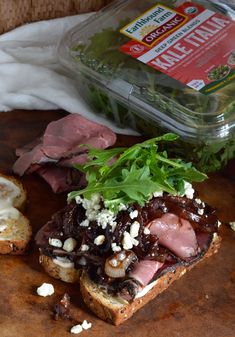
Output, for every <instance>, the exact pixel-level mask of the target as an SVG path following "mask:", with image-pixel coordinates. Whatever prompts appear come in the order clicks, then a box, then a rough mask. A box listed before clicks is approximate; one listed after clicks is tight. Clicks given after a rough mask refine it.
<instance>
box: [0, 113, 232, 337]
mask: <svg viewBox="0 0 235 337" xmlns="http://www.w3.org/2000/svg"><path fill="white" fill-rule="evenodd" d="M62 116H63V113H62V112H59V111H54V112H53V111H52V112H39V111H38V112H26V111H17V112H8V113H1V114H0V171H1V172H4V173H11V167H12V164H13V162H14V160H15V155H14V150H15V148H16V147H18V146H21V145H23V144H25V143H27V142H28V141H30V140H33V139H34V138H35V137H36V136H38V135H40V133H41V131H42V130H43V129H44V127H45V126H46V124H47V123H48V122H49V121H51V120H55V119H58V118H60V117H62ZM120 141H121V142H122V143H131V142H133V141H134V140H133V139H132V138H123V137H122V138H121V139H120ZM22 181H23V183H24V184H25V186H26V189H27V191H28V204H27V208H26V211H25V213H26V215H27V216H28V217H29V219H30V221H31V224H32V226H33V231H34V233H35V232H36V231H37V229H38V228H40V227H41V226H42V225H43V224H44V223H45V222H46V221H47V220H48V219H49V217H50V216H51V214H52V213H53V212H54V211H56V210H58V209H59V208H60V207H62V206H63V205H64V204H65V200H66V198H65V195H60V196H58V195H54V194H53V193H52V192H51V191H50V188H49V187H48V186H47V184H46V183H45V182H44V181H43V180H42V179H40V178H39V177H37V176H36V175H31V176H28V177H24V178H23V179H22ZM197 189H198V191H199V194H200V197H201V198H203V199H204V200H205V201H207V202H209V203H211V204H212V205H213V206H215V207H216V208H217V209H218V214H219V217H220V219H221V220H222V221H223V222H225V223H224V224H223V225H222V229H221V235H222V237H223V242H222V247H221V249H220V251H219V253H218V254H217V255H215V256H214V257H212V258H210V259H208V260H207V261H204V262H202V263H201V265H200V264H199V265H198V266H197V267H195V268H194V269H193V270H192V271H190V272H189V273H188V274H186V275H185V276H183V277H182V278H181V279H180V280H178V281H177V282H175V283H174V284H173V285H172V286H171V287H170V288H169V289H168V290H167V291H166V292H165V293H163V294H161V295H160V296H159V297H158V298H156V299H154V300H153V301H152V302H150V303H149V304H148V305H146V306H145V307H144V308H143V309H141V310H140V311H139V312H137V313H136V314H135V316H134V317H132V318H131V319H129V320H128V321H127V322H125V323H124V324H123V325H121V326H119V327H114V326H112V325H110V324H108V323H105V322H103V321H101V320H99V319H97V318H96V317H94V315H93V314H92V313H90V312H89V311H88V310H87V309H86V308H85V306H84V304H83V303H82V300H81V298H80V295H79V289H78V287H77V286H76V285H67V284H64V283H63V282H60V281H57V280H54V279H52V278H50V277H49V276H47V275H46V274H45V273H44V272H43V270H42V269H41V267H40V265H39V263H38V252H37V249H36V247H35V246H34V243H33V242H32V244H31V249H30V251H29V254H28V255H26V256H24V257H16V256H15V257H13V256H0V266H1V271H0V336H1V337H16V336H17V337H50V336H58V337H66V336H71V334H70V332H69V330H70V328H71V326H72V325H73V324H75V323H77V322H79V321H82V320H83V319H87V320H88V321H90V322H92V329H90V330H88V331H83V332H82V334H81V335H82V336H88V335H89V337H93V336H96V337H101V336H102V337H110V336H113V337H116V336H122V337H132V336H135V337H147V336H148V337H160V336H161V337H234V336H235V232H233V231H232V230H231V229H230V228H229V227H228V225H227V224H226V223H227V222H229V221H235V163H234V162H231V163H230V165H228V166H227V167H226V168H225V169H224V170H223V171H222V172H220V173H217V174H213V175H211V176H210V179H209V180H207V181H206V182H205V183H203V184H200V185H198V186H197ZM43 282H49V283H52V284H53V285H54V287H55V294H54V295H52V296H50V297H47V298H42V297H39V296H37V295H36V288H37V287H38V286H40V285H41V284H42V283H43ZM65 292H68V293H69V294H70V295H71V298H72V316H73V319H72V320H70V321H68V320H67V321H66V320H65V321H64V320H59V321H55V320H54V319H53V307H54V305H55V303H57V302H58V301H59V300H60V298H61V297H62V295H63V294H64V293H65Z"/></svg>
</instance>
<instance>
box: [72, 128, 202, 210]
mask: <svg viewBox="0 0 235 337" xmlns="http://www.w3.org/2000/svg"><path fill="white" fill-rule="evenodd" d="M177 138H178V136H176V135H175V134H172V133H167V134H165V135H163V136H161V137H155V138H152V139H149V140H146V141H144V142H142V143H138V144H135V145H133V146H131V147H129V148H125V147H124V148H114V149H107V150H99V149H95V148H90V149H89V150H88V151H89V152H88V158H89V161H88V162H87V164H85V165H83V166H81V165H76V166H75V167H76V168H77V169H79V170H81V171H82V172H84V173H85V174H86V179H87V187H86V188H84V189H82V190H80V191H73V192H71V193H69V195H68V199H69V200H72V199H74V198H76V196H79V195H83V196H84V197H85V198H87V199H90V198H91V196H92V194H93V193H97V192H98V193H100V194H101V195H102V198H103V201H104V203H105V206H106V207H107V208H109V209H111V210H112V211H114V212H117V211H118V206H119V205H120V204H121V203H123V204H133V203H134V202H137V203H138V204H139V205H141V206H143V205H144V204H145V203H146V202H147V201H148V200H149V199H150V198H151V197H152V196H153V193H154V192H156V191H164V192H168V193H171V194H183V193H184V181H185V180H186V181H188V182H192V181H197V182H199V181H203V180H204V179H205V178H206V177H207V176H206V175H205V174H203V173H201V172H199V171H198V170H196V169H195V168H194V167H193V166H192V164H191V163H185V162H184V161H182V160H179V159H170V158H168V155H167V153H166V151H162V152H161V151H159V146H158V145H159V143H161V142H171V141H175V140H176V139H177Z"/></svg>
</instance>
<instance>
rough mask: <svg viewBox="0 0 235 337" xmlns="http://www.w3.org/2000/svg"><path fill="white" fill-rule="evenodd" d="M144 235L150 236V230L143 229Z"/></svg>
mask: <svg viewBox="0 0 235 337" xmlns="http://www.w3.org/2000/svg"><path fill="white" fill-rule="evenodd" d="M144 234H145V235H148V234H150V230H149V229H148V227H144Z"/></svg>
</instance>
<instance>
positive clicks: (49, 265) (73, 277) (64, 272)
mask: <svg viewBox="0 0 235 337" xmlns="http://www.w3.org/2000/svg"><path fill="white" fill-rule="evenodd" d="M39 262H40V264H41V265H42V267H43V268H44V270H45V271H46V272H47V273H48V274H49V275H50V276H52V277H54V278H56V279H59V280H61V281H64V282H67V283H76V282H79V279H80V275H81V271H80V270H77V269H75V268H74V267H69V268H64V267H62V266H60V265H58V264H56V263H55V262H54V261H53V259H52V258H51V257H49V256H46V255H44V254H42V253H40V256H39Z"/></svg>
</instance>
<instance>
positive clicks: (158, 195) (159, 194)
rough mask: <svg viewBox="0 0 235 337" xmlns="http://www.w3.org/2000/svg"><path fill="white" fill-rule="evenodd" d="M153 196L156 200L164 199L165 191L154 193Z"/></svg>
mask: <svg viewBox="0 0 235 337" xmlns="http://www.w3.org/2000/svg"><path fill="white" fill-rule="evenodd" d="M153 196H154V197H155V198H157V197H162V196H163V191H156V192H154V193H153Z"/></svg>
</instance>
